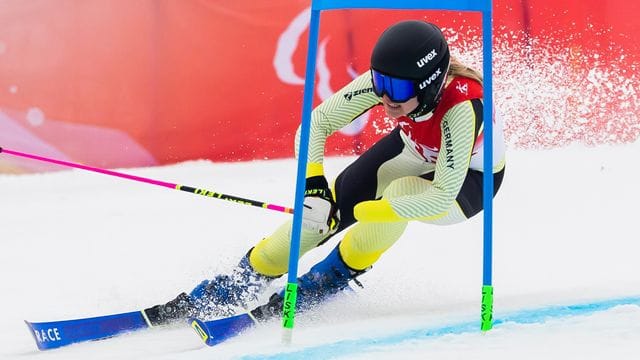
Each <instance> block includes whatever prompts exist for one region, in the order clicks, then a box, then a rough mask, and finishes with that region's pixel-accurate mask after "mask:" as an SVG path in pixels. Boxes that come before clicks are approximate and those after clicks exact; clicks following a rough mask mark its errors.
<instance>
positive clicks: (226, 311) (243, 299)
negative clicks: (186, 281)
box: [144, 251, 277, 326]
mask: <svg viewBox="0 0 640 360" xmlns="http://www.w3.org/2000/svg"><path fill="white" fill-rule="evenodd" d="M250 253H251V251H249V252H248V253H247V254H246V255H245V256H244V257H243V258H242V259H241V260H240V263H239V264H238V266H236V268H234V269H233V271H232V272H231V274H222V275H217V276H215V277H214V278H213V279H211V280H204V281H203V282H201V283H200V284H199V285H198V286H196V287H195V288H194V289H193V290H192V291H191V292H190V293H189V294H187V293H181V294H180V295H178V297H176V298H175V299H173V300H171V301H169V302H168V303H166V304H161V305H156V306H153V307H151V308H149V309H145V310H144V314H145V316H146V318H147V320H148V321H149V323H150V324H151V325H152V326H157V325H165V324H171V323H174V322H178V321H183V320H186V319H188V318H191V317H195V318H199V319H209V318H215V317H224V316H230V315H233V314H235V312H236V311H237V310H238V309H239V308H244V307H246V306H247V304H248V303H249V302H251V301H254V300H257V298H258V295H259V294H260V292H261V291H262V290H263V289H264V288H265V287H266V286H268V285H269V283H271V281H273V280H274V279H276V278H277V277H270V276H265V275H261V274H258V273H257V272H255V271H254V270H253V268H252V267H251V265H250V264H249V254H250Z"/></svg>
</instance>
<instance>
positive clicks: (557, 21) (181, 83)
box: [0, 0, 640, 172]
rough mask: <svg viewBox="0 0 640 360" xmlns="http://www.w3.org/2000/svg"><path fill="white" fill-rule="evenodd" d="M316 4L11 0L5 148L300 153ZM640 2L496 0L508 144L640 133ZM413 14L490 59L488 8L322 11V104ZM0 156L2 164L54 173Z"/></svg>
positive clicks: (0, 142)
mask: <svg viewBox="0 0 640 360" xmlns="http://www.w3.org/2000/svg"><path fill="white" fill-rule="evenodd" d="M308 7H309V2H308V1H297V0H286V1H285V0H274V1H269V2H268V4H267V3H265V4H262V5H258V4H256V2H254V1H243V0H238V1H232V2H219V1H205V0H201V1H195V0H192V1H162V0H138V1H125V0H40V1H28V2H25V1H22V0H4V1H3V2H2V3H0V146H2V147H6V148H10V149H15V150H18V151H23V152H33V153H36V154H39V155H43V156H49V157H56V158H58V159H61V160H70V161H77V162H83V163H86V164H90V165H93V166H100V167H111V168H113V167H128V166H148V165H158V164H167V163H174V162H178V161H184V160H189V159H199V158H206V159H211V160H214V161H237V160H251V159H265V158H281V157H290V156H292V155H293V134H294V133H295V129H296V128H297V126H298V124H299V122H300V114H301V101H302V91H303V83H304V78H303V77H304V67H305V60H306V59H305V56H306V49H307V46H306V42H307V36H308V33H307V31H308V27H309V9H308ZM639 10H640V5H638V4H636V3H635V2H622V1H621V0H615V1H606V2H602V1H596V0H584V1H582V2H580V3H579V5H576V4H574V3H573V2H570V1H568V0H558V1H551V0H528V1H527V0H521V1H516V0H499V1H495V12H494V84H495V85H494V87H495V89H494V92H495V102H496V106H497V108H498V109H500V110H501V111H502V112H503V114H504V118H505V119H506V122H507V123H506V129H505V131H506V135H507V139H508V141H509V143H510V145H512V146H520V147H549V146H561V145H564V144H567V143H570V142H574V141H581V142H586V143H594V144H595V143H604V142H629V141H635V140H636V139H637V138H638V135H639V133H640V124H639V121H638V120H637V113H638V108H639V107H640V106H639V104H638V103H637V101H636V100H635V87H637V78H636V75H635V73H634V72H633V70H635V66H637V64H638V62H639V60H640V59H639V56H640V51H639V49H638V45H637V44H636V42H635V41H633V39H632V35H635V34H636V33H638V30H640V25H638V24H637V22H636V21H635V16H636V14H638V13H640V11H639ZM407 18H418V19H425V20H429V21H432V22H435V23H437V24H438V25H439V26H441V27H442V28H443V29H444V31H445V34H446V35H447V37H448V39H449V41H450V42H451V47H452V51H453V53H454V55H457V56H459V57H461V58H463V60H465V61H467V62H469V63H471V64H473V65H474V66H479V65H481V59H482V54H481V36H482V32H481V23H480V21H481V17H480V15H479V14H474V13H461V12H434V11H391V10H350V11H349V10H343V11H332V12H324V13H323V15H322V20H321V25H320V44H319V54H318V59H317V60H318V69H317V72H316V85H317V86H316V92H315V101H316V103H318V102H320V101H322V100H323V99H325V98H327V97H328V96H330V95H331V94H332V93H333V92H335V91H336V90H337V89H339V88H340V87H341V86H342V85H344V84H346V83H347V82H348V81H349V80H350V79H352V78H353V77H355V76H356V75H357V74H359V73H362V72H364V71H367V69H368V66H369V54H370V51H371V48H372V46H373V44H374V42H375V40H376V39H377V37H378V36H379V34H380V33H381V32H382V30H384V28H386V27H387V26H389V25H390V24H392V23H394V22H396V21H398V20H401V19H407ZM391 126H393V124H392V123H391V122H390V121H389V120H388V119H385V116H384V113H383V112H382V111H381V110H380V109H374V110H372V111H371V112H370V113H367V114H365V115H363V117H362V118H361V119H359V120H358V121H357V122H356V123H354V124H353V125H351V126H350V127H349V128H347V129H344V130H343V131H342V133H340V134H337V135H335V136H333V137H332V138H331V139H330V141H329V144H328V148H327V150H328V153H329V154H348V153H353V152H354V151H355V152H357V151H360V150H362V149H364V148H366V147H367V146H368V145H370V144H371V142H372V141H374V140H375V139H377V138H378V137H380V136H381V135H382V134H383V133H384V132H385V131H387V130H388V129H389V128H390V127H391ZM51 169H53V168H52V167H50V166H48V165H45V164H34V163H33V162H29V161H22V160H19V159H11V158H9V157H7V156H0V171H3V172H23V171H43V170H51Z"/></svg>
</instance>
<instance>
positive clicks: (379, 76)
mask: <svg viewBox="0 0 640 360" xmlns="http://www.w3.org/2000/svg"><path fill="white" fill-rule="evenodd" d="M371 80H372V82H373V92H374V93H375V94H376V95H377V96H379V97H382V95H384V94H387V96H388V97H389V99H391V101H393V102H397V103H403V102H405V101H407V100H409V99H411V98H412V97H414V96H416V85H415V83H414V82H413V81H412V80H407V79H399V78H396V77H392V76H389V75H385V74H383V73H380V72H378V71H376V70H373V69H371Z"/></svg>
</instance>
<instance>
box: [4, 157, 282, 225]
mask: <svg viewBox="0 0 640 360" xmlns="http://www.w3.org/2000/svg"><path fill="white" fill-rule="evenodd" d="M0 153H5V154H9V155H14V156H18V157H23V158H27V159H32V160H38V161H44V162H48V163H52V164H57V165H62V166H67V167H72V168H76V169H82V170H87V171H93V172H96V173H99V174H104V175H110V176H116V177H119V178H123V179H128V180H134V181H139V182H143V183H147V184H153V185H158V186H163V187H166V188H169V189H174V190H181V191H186V192H189V193H192V194H196V195H202V196H206V197H211V198H216V199H220V200H226V201H231V202H235V203H238V204H242V205H250V206H255V207H261V208H264V209H269V210H274V211H279V212H283V213H287V214H293V209H292V208H288V207H285V206H280V205H274V204H268V203H265V202H261V201H256V200H251V199H245V198H241V197H238V196H233V195H228V194H222V193H217V192H215V191H211V190H206V189H198V188H194V187H191V186H186V185H180V184H173V183H170V182H165V181H159V180H153V179H149V178H145V177H142V176H135V175H129V174H124V173H120V172H117V171H112V170H106V169H100V168H97V167H91V166H86V165H81V164H75V163H71V162H68V161H62V160H56V159H49V158H46V157H42V156H38V155H33V154H27V153H22V152H19V151H14V150H9V149H3V148H2V147H0Z"/></svg>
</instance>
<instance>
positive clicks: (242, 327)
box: [189, 293, 283, 346]
mask: <svg viewBox="0 0 640 360" xmlns="http://www.w3.org/2000/svg"><path fill="white" fill-rule="evenodd" d="M282 302H283V298H282V296H281V295H280V294H278V293H275V294H273V295H271V297H270V298H269V301H268V302H267V303H266V304H263V305H260V306H258V307H256V308H255V309H253V310H251V311H249V312H246V313H243V314H239V315H234V316H230V317H226V318H222V319H215V320H210V321H203V320H200V319H195V318H191V319H189V323H190V324H191V327H192V328H193V329H194V330H195V331H196V333H197V334H198V336H200V338H201V339H202V341H204V342H205V344H207V345H209V346H214V345H217V344H219V343H221V342H223V341H225V340H228V339H230V338H232V337H234V336H236V335H240V334H241V333H242V332H244V331H246V330H248V329H250V328H252V327H254V326H255V325H256V324H258V323H261V322H265V321H268V320H270V319H274V318H276V317H278V316H279V315H280V311H281V310H282Z"/></svg>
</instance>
